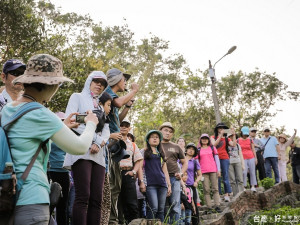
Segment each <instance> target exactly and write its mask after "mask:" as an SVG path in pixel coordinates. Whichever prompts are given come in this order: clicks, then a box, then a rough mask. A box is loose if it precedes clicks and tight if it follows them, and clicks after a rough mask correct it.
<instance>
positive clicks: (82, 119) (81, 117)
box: [76, 114, 87, 123]
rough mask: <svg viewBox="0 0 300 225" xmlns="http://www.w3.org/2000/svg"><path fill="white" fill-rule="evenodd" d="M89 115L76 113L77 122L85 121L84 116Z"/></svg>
mask: <svg viewBox="0 0 300 225" xmlns="http://www.w3.org/2000/svg"><path fill="white" fill-rule="evenodd" d="M86 116H87V114H79V115H76V123H84V118H85V117H86Z"/></svg>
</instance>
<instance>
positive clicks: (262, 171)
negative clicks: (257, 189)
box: [255, 150, 266, 180]
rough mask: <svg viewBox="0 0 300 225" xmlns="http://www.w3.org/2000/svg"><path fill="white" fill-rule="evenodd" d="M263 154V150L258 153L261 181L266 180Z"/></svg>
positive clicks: (258, 168) (257, 168)
mask: <svg viewBox="0 0 300 225" xmlns="http://www.w3.org/2000/svg"><path fill="white" fill-rule="evenodd" d="M262 154H263V151H261V150H260V151H257V152H256V157H257V165H256V170H258V177H259V180H263V179H265V178H266V171H265V161H264V157H263V155H262ZM255 174H256V173H255ZM256 180H257V179H256Z"/></svg>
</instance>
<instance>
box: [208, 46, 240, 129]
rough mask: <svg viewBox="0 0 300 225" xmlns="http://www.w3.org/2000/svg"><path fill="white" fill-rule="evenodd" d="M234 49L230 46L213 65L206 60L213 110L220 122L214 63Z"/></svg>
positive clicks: (217, 120)
mask: <svg viewBox="0 0 300 225" xmlns="http://www.w3.org/2000/svg"><path fill="white" fill-rule="evenodd" d="M235 49H236V46H233V47H231V48H230V49H229V50H228V52H227V53H226V54H225V55H223V56H222V57H221V58H220V59H219V60H218V61H217V62H216V63H215V64H214V66H211V62H210V60H208V63H209V69H208V72H209V77H210V79H211V92H212V97H213V102H214V110H215V117H216V123H217V124H218V123H221V121H222V120H221V114H220V108H219V102H218V97H217V92H216V75H215V65H216V64H217V63H218V62H219V61H220V60H221V59H223V58H224V57H225V56H226V55H229V54H231V53H232V52H233V51H234V50H235Z"/></svg>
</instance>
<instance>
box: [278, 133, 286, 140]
mask: <svg viewBox="0 0 300 225" xmlns="http://www.w3.org/2000/svg"><path fill="white" fill-rule="evenodd" d="M278 138H284V139H285V141H287V136H286V135H285V134H280V135H279V136H278Z"/></svg>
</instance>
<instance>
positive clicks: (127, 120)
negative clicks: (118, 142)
mask: <svg viewBox="0 0 300 225" xmlns="http://www.w3.org/2000/svg"><path fill="white" fill-rule="evenodd" d="M122 123H128V124H129V125H130V124H131V122H130V120H129V119H127V118H124V119H123V120H122V122H121V123H120V125H121V124H122Z"/></svg>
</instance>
